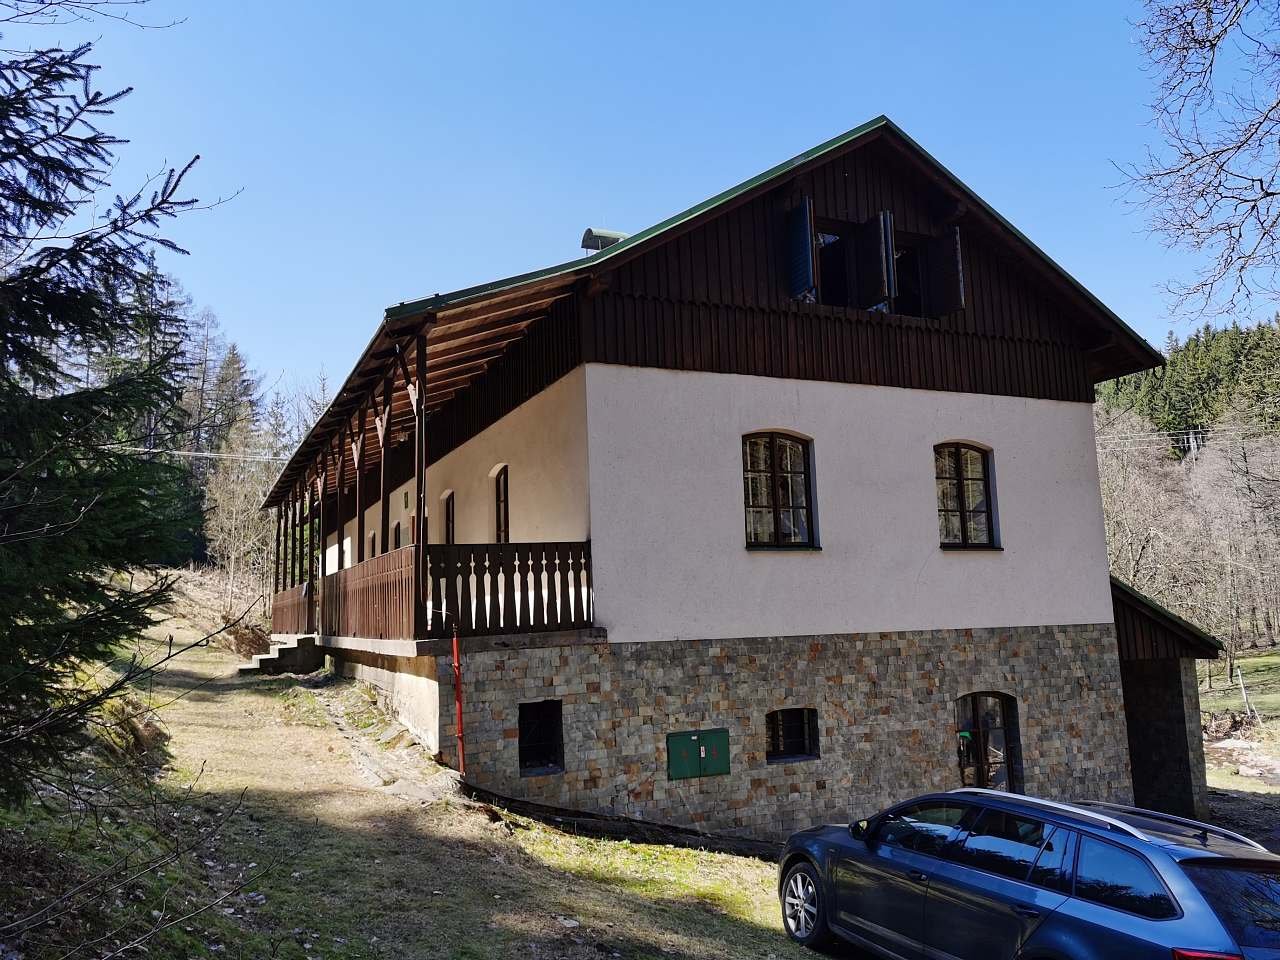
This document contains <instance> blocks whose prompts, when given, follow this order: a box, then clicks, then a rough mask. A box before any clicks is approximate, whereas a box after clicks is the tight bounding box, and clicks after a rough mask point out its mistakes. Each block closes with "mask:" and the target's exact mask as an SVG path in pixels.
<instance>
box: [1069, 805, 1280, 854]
mask: <svg viewBox="0 0 1280 960" xmlns="http://www.w3.org/2000/svg"><path fill="white" fill-rule="evenodd" d="M1077 802H1078V803H1080V804H1081V805H1082V806H1089V807H1104V808H1106V809H1108V810H1115V811H1117V812H1120V813H1131V814H1134V815H1135V816H1139V817H1145V818H1147V819H1148V820H1161V821H1164V822H1165V823H1176V824H1178V825H1179V826H1183V827H1193V828H1195V829H1196V830H1199V831H1200V832H1201V833H1204V834H1214V835H1215V836H1219V837H1225V838H1227V839H1228V840H1234V841H1235V842H1236V843H1243V844H1245V845H1246V846H1249V847H1253V848H1254V849H1255V850H1266V849H1267V848H1266V847H1264V846H1263V845H1262V844H1260V843H1258V842H1257V841H1256V840H1250V839H1249V838H1248V837H1246V836H1245V835H1244V834H1242V833H1236V832H1235V831H1234V830H1228V829H1227V828H1226V827H1217V826H1214V825H1213V824H1212V823H1205V822H1204V821H1202V820H1190V819H1188V818H1187V817H1177V816H1174V815H1173V814H1172V813H1162V812H1161V811H1159V810H1148V809H1146V808H1145V807H1130V806H1127V805H1125V804H1123V803H1108V802H1107V801H1105V800H1080V801H1077ZM1267 852H1268V853H1269V852H1270V851H1267Z"/></svg>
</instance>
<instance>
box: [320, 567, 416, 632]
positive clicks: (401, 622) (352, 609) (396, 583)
mask: <svg viewBox="0 0 1280 960" xmlns="http://www.w3.org/2000/svg"><path fill="white" fill-rule="evenodd" d="M415 549H416V548H415V547H413V546H408V547H400V548H399V549H398V550H391V551H389V552H387V553H384V554H382V555H381V556H377V557H370V558H369V559H368V560H365V561H364V562H363V563H357V564H356V565H355V566H354V567H347V568H346V569H345V570H339V571H338V572H337V573H331V574H329V575H328V576H326V577H325V578H324V590H323V592H322V593H321V595H320V606H321V616H320V623H321V632H322V633H323V634H324V635H326V636H330V637H364V638H366V639H373V640H413V639H415V636H416V633H415V626H416V625H415V622H414V621H415V617H414V607H415V604H414V591H413V552H414V550H415Z"/></svg>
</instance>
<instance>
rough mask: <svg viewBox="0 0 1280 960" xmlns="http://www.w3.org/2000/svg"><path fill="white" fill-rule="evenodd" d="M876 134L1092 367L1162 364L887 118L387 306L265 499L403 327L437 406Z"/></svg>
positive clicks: (340, 414) (278, 492) (348, 406)
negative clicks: (1090, 342) (445, 288)
mask: <svg viewBox="0 0 1280 960" xmlns="http://www.w3.org/2000/svg"><path fill="white" fill-rule="evenodd" d="M874 140H884V141H885V142H887V143H889V144H890V145H891V146H893V147H894V148H896V149H897V151H898V153H899V155H900V156H901V157H903V158H904V159H905V160H906V161H907V162H908V163H910V164H911V165H913V166H914V167H915V169H916V170H917V171H918V172H920V173H921V174H923V175H924V177H925V178H926V179H928V180H929V181H930V182H931V183H932V184H934V185H936V186H937V187H939V188H940V189H942V190H944V191H946V192H947V193H949V194H950V195H951V196H953V197H954V198H955V199H956V200H957V202H958V203H959V204H961V205H963V206H964V207H965V209H966V212H967V213H972V214H973V215H974V216H975V217H977V218H978V219H979V220H980V221H981V222H982V224H983V225H984V226H985V227H988V228H989V229H991V230H993V231H995V232H996V233H997V235H1001V236H1003V237H1004V238H1005V239H1006V240H1007V241H1008V243H1009V244H1010V245H1011V246H1012V248H1013V249H1014V250H1015V252H1017V253H1020V254H1021V256H1022V258H1023V259H1024V260H1025V262H1026V263H1027V264H1028V265H1030V266H1031V267H1032V268H1033V269H1036V270H1038V271H1039V272H1040V275H1041V276H1042V277H1043V278H1044V279H1045V281H1046V282H1047V283H1048V284H1049V285H1050V286H1052V287H1053V288H1055V289H1056V290H1058V291H1059V292H1061V293H1062V294H1063V295H1064V296H1065V297H1066V298H1067V299H1068V300H1069V301H1070V302H1072V303H1074V304H1075V305H1076V306H1077V307H1078V309H1079V311H1080V315H1081V316H1083V317H1084V318H1085V319H1086V320H1087V321H1088V322H1089V323H1090V324H1091V325H1092V326H1094V327H1096V328H1097V329H1098V330H1099V331H1100V332H1101V335H1102V336H1101V340H1100V342H1099V343H1098V344H1097V346H1096V349H1095V350H1094V353H1095V356H1096V357H1097V358H1098V360H1097V363H1096V365H1095V366H1096V368H1097V370H1099V371H1101V373H1099V374H1098V378H1110V377H1114V376H1120V375H1121V374H1125V373H1132V372H1136V371H1138V370H1144V369H1147V368H1149V367H1153V366H1160V365H1162V364H1163V363H1164V358H1163V357H1162V356H1161V355H1160V354H1159V353H1158V352H1157V351H1156V350H1155V349H1153V348H1152V347H1151V346H1150V345H1149V344H1148V343H1147V342H1146V341H1145V340H1143V339H1142V337H1140V336H1139V335H1138V334H1137V333H1135V332H1134V331H1133V330H1132V329H1131V328H1130V327H1129V326H1128V325H1127V324H1125V323H1124V321H1122V320H1121V319H1120V318H1119V317H1117V316H1116V315H1115V313H1113V312H1112V311H1111V310H1110V309H1108V308H1107V307H1106V305H1105V304H1103V303H1102V302H1101V301H1100V300H1098V298H1097V297H1095V296H1094V295H1093V294H1092V293H1090V292H1089V291H1088V290H1087V289H1085V287H1084V286H1083V285H1081V284H1080V283H1079V282H1078V281H1077V280H1076V279H1075V278H1074V277H1072V276H1071V275H1070V274H1068V273H1067V272H1066V271H1065V270H1063V269H1062V267H1061V266H1059V265H1058V264H1057V263H1056V262H1055V261H1054V260H1053V259H1052V258H1050V257H1049V256H1048V255H1047V254H1046V253H1045V252H1044V251H1043V250H1041V249H1040V248H1039V247H1037V246H1036V245H1035V244H1034V243H1032V242H1031V241H1030V240H1029V239H1028V238H1027V237H1026V236H1025V235H1024V234H1023V233H1022V232H1021V231H1019V230H1018V229H1017V228H1016V227H1014V226H1013V225H1012V224H1011V223H1009V221H1007V220H1006V219H1005V218H1004V217H1002V216H1001V215H1000V214H999V213H997V212H996V211H995V210H994V209H993V208H992V207H991V206H990V205H989V204H987V202H986V201H984V200H983V199H982V198H981V197H979V196H978V195H977V194H976V193H974V192H973V191H972V190H970V189H969V188H968V187H967V186H966V185H965V184H964V183H962V182H961V181H960V179H959V178H957V177H956V176H955V175H954V174H953V173H951V171H949V170H947V168H946V167H944V166H943V165H942V164H940V163H939V162H938V161H937V160H935V159H934V158H933V157H932V156H931V155H930V154H929V153H928V152H927V151H925V150H924V149H923V148H922V147H921V146H920V145H919V144H918V143H916V142H915V141H914V140H912V139H911V138H910V137H909V136H907V135H906V134H905V133H904V132H903V131H902V130H901V129H900V128H899V127H898V126H897V125H896V124H895V123H893V121H891V120H890V119H889V118H888V117H885V116H879V117H876V118H875V119H874V120H870V121H868V122H866V123H864V124H861V125H860V126H857V127H854V128H853V129H852V130H848V131H846V132H845V133H842V134H840V135H839V136H836V137H832V138H831V139H830V140H827V141H826V142H825V143H821V144H818V145H817V146H816V147H813V148H812V149H810V150H806V151H805V152H804V153H801V154H799V155H797V156H795V157H792V158H791V159H790V160H787V161H784V162H783V163H780V164H777V165H776V166H773V167H770V168H769V169H768V170H765V171H764V172H763V173H760V174H757V175H756V176H754V177H751V178H749V179H747V180H744V181H743V182H742V183H739V184H737V185H736V186H733V187H730V188H729V189H728V190H725V191H722V192H721V193H718V194H716V195H715V196H713V197H709V198H708V199H706V200H703V201H702V202H701V203H697V204H694V205H693V206H692V207H690V208H688V209H687V210H683V211H681V212H680V213H677V214H675V215H674V216H672V217H668V218H667V219H666V220H663V221H661V222H660V223H656V224H654V225H653V226H651V227H649V228H648V229H645V230H641V231H640V232H639V233H636V234H633V235H631V236H629V237H627V238H626V239H624V240H620V241H619V242H617V243H614V244H611V245H610V246H608V247H606V248H605V249H604V250H601V251H600V252H598V253H596V254H593V255H591V256H584V257H580V258H578V259H576V260H569V261H566V262H564V263H559V264H555V265H554V266H550V267H545V268H543V269H540V270H533V271H530V272H528V273H521V274H517V275H515V276H511V277H504V278H502V279H499V280H493V281H490V282H489V283H483V284H477V285H475V286H471V287H464V288H462V289H459V290H454V291H452V292H449V293H438V294H434V295H432V296H430V297H422V298H420V299H416V300H407V301H402V302H400V303H396V304H392V305H391V306H389V307H387V308H386V310H385V311H384V313H383V318H382V322H381V324H380V325H379V326H378V328H377V329H376V330H375V331H374V333H373V336H372V337H371V338H370V340H369V343H368V345H367V346H366V347H365V349H364V351H363V352H362V353H361V355H360V358H359V360H358V361H357V362H356V364H355V366H354V367H353V368H352V371H351V373H350V374H348V376H347V378H346V380H345V381H343V384H342V386H341V387H340V388H339V389H338V392H337V394H336V395H335V397H334V399H333V402H332V403H331V404H330V405H329V407H328V408H327V409H326V410H325V412H324V413H323V414H322V415H321V416H320V418H319V419H318V420H317V421H316V423H315V424H314V425H313V426H312V428H311V430H310V431H309V432H308V433H307V435H306V437H304V438H303V440H302V442H301V443H299V445H298V447H297V448H296V449H295V451H294V452H293V454H292V455H291V457H290V459H289V461H288V463H286V464H285V466H284V467H283V469H282V470H281V472H280V475H279V477H278V478H277V480H276V482H275V484H274V486H273V487H272V489H271V492H270V493H269V494H268V496H267V499H266V501H265V503H264V506H271V505H273V504H275V503H278V502H279V501H280V500H281V499H282V498H283V496H284V494H285V492H286V491H287V490H288V488H289V486H290V485H291V484H292V483H295V482H297V480H298V478H299V477H300V476H302V475H303V473H304V472H305V470H306V469H307V464H308V463H310V462H312V461H313V460H314V458H315V457H316V456H317V455H318V454H319V453H320V451H321V450H322V448H323V447H324V445H325V444H326V443H328V442H329V441H330V440H331V439H332V438H333V436H334V435H335V433H336V431H337V430H339V429H340V428H341V426H342V425H343V424H344V423H346V422H347V421H349V420H350V418H351V416H352V414H353V412H354V411H356V410H358V409H362V404H363V403H364V402H365V398H366V397H367V396H368V394H369V390H370V385H371V384H373V383H376V382H377V381H378V379H379V376H378V374H377V371H378V370H379V369H381V368H383V367H384V366H385V364H386V363H387V362H389V361H388V358H391V357H397V358H400V359H403V357H402V349H403V348H402V345H401V343H402V341H403V338H404V337H405V336H406V335H408V334H414V333H421V332H422V331H423V329H424V325H425V324H426V323H427V321H431V322H432V324H433V325H432V327H431V330H430V332H429V334H428V336H427V339H426V353H427V364H428V367H429V369H430V370H431V371H432V378H433V380H434V381H435V382H436V383H440V382H444V383H447V384H449V388H448V389H447V390H446V391H444V392H442V393H441V394H439V395H438V396H437V397H435V398H434V399H433V400H432V402H435V403H443V402H444V401H445V400H447V399H448V398H449V397H451V396H453V395H454V394H455V393H456V392H457V391H458V390H461V389H464V388H465V387H466V386H467V385H468V384H469V383H470V380H471V379H472V378H473V377H474V376H476V375H478V374H479V373H480V372H483V369H484V368H485V365H486V364H487V363H488V360H487V359H485V360H483V362H481V361H480V360H479V359H477V356H476V355H477V353H479V347H481V346H485V347H486V350H487V347H488V345H489V344H496V345H497V347H496V349H498V350H502V349H505V345H506V344H509V343H512V342H514V341H515V340H517V339H519V338H520V337H522V336H523V334H524V330H525V329H526V328H527V327H528V325H529V323H530V322H531V317H532V315H533V314H534V313H535V312H536V311H539V310H545V309H547V308H548V307H549V306H550V305H551V304H552V303H554V302H555V301H556V300H557V299H559V298H562V297H565V296H568V295H569V294H570V293H571V292H572V290H573V288H574V286H575V284H578V283H580V282H583V281H589V280H590V279H592V278H594V277H597V276H599V275H600V274H602V273H605V272H606V271H608V270H610V269H612V268H614V267H616V266H618V265H620V264H622V263H624V262H626V261H628V260H630V259H632V258H634V257H637V256H640V255H642V254H644V253H645V252H646V251H649V250H652V249H653V248H655V247H658V246H660V245H662V244H664V243H667V242H669V241H670V240H673V239H674V238H675V237H677V236H679V235H680V234H682V233H684V232H685V231H687V230H690V229H693V228H694V227H696V226H698V225H699V224H701V223H703V222H706V221H707V220H710V219H712V218H714V217H716V216H719V215H721V214H723V213H725V212H727V211H728V210H730V209H732V208H734V207H735V206H737V205H739V204H742V203H746V202H747V201H749V200H751V199H752V198H754V197H756V196H759V195H760V194H763V193H765V192H767V191H769V190H771V189H773V188H775V187H776V186H778V185H779V184H780V183H781V182H783V181H784V180H785V179H786V178H787V177H791V176H794V175H797V174H800V173H803V172H805V171H806V170H808V169H810V168H812V167H815V166H817V165H819V164H821V163H824V162H827V161H829V160H831V159H834V158H835V157H836V156H839V155H840V154H842V153H845V152H848V151H851V150H855V149H858V148H860V147H862V146H864V145H866V144H869V143H871V142H872V141H874ZM497 355H500V353H497V354H495V353H493V352H492V351H489V350H487V352H486V353H485V357H491V356H497ZM481 359H483V358H481ZM397 402H399V401H397ZM428 406H430V404H428ZM398 409H399V407H397V410H398Z"/></svg>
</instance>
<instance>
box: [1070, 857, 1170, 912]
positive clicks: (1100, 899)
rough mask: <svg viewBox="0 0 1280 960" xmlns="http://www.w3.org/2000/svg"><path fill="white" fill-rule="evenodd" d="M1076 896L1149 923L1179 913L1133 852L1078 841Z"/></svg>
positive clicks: (1145, 863) (1160, 885)
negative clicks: (1143, 918) (1138, 917)
mask: <svg viewBox="0 0 1280 960" xmlns="http://www.w3.org/2000/svg"><path fill="white" fill-rule="evenodd" d="M1075 890H1076V896H1077V897H1079V898H1081V899H1082V900H1091V901H1093V902H1094V903H1100V904H1102V905H1103V906H1104V907H1114V908H1115V909H1117V910H1125V911H1127V912H1129V913H1136V914H1138V915H1139V916H1141V917H1149V918H1150V919H1152V920H1165V919H1167V918H1169V917H1172V916H1175V915H1176V914H1177V912H1178V909H1177V907H1175V906H1174V903H1173V898H1172V897H1170V896H1169V893H1168V891H1167V890H1165V888H1164V884H1163V883H1161V882H1160V878H1159V877H1157V876H1156V874H1155V871H1154V870H1152V869H1151V867H1150V866H1149V865H1148V864H1147V862H1146V861H1145V860H1143V859H1142V858H1141V857H1139V856H1138V855H1137V854H1136V853H1130V852H1129V851H1128V850H1125V849H1123V848H1121V847H1117V846H1116V845H1115V844H1113V843H1106V842H1104V841H1102V840H1095V839H1094V838H1092V837H1081V838H1080V857H1079V860H1078V861H1077V863H1076V887H1075Z"/></svg>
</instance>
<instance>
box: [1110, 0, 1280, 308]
mask: <svg viewBox="0 0 1280 960" xmlns="http://www.w3.org/2000/svg"><path fill="white" fill-rule="evenodd" d="M1136 26H1137V30H1138V39H1139V42H1140V43H1141V45H1142V48H1143V50H1144V52H1145V55H1146V59H1147V61H1148V64H1149V66H1150V68H1151V71H1152V73H1153V74H1154V76H1155V79H1156V84H1157V86H1156V98H1155V102H1154V103H1153V105H1152V109H1153V112H1154V124H1155V129H1156V131H1157V133H1158V135H1159V139H1160V141H1161V142H1160V145H1159V146H1158V147H1156V148H1154V149H1152V150H1151V151H1149V153H1148V156H1147V158H1146V160H1145V162H1144V163H1142V164H1139V165H1136V166H1133V167H1131V168H1129V169H1128V170H1127V171H1126V173H1127V174H1128V176H1129V178H1130V180H1131V183H1132V184H1133V186H1134V187H1135V188H1136V189H1137V190H1138V192H1139V194H1140V195H1141V196H1142V197H1143V199H1144V202H1145V205H1146V208H1147V210H1148V211H1149V214H1150V219H1151V226H1152V228H1153V229H1154V230H1155V231H1156V232H1157V233H1159V234H1161V235H1163V236H1164V237H1165V239H1166V240H1167V241H1168V242H1169V244H1170V245H1173V246H1182V247H1186V248H1189V249H1191V250H1193V251H1197V252H1199V253H1202V254H1204V255H1205V256H1206V257H1207V263H1206V265H1205V267H1204V269H1203V270H1202V271H1201V272H1200V274H1199V275H1198V276H1197V277H1196V278H1195V279H1193V280H1191V281H1189V282H1174V283H1171V284H1170V291H1171V292H1172V293H1173V294H1174V297H1175V303H1176V306H1177V307H1179V308H1180V309H1181V310H1182V311H1184V312H1186V313H1190V314H1198V315H1205V314H1220V313H1240V312H1242V311H1244V310H1246V309H1247V308H1248V307H1249V305H1250V303H1251V301H1252V299H1253V298H1254V296H1256V295H1259V294H1274V293H1276V292H1277V290H1280V277H1278V276H1277V268H1278V267H1280V4H1278V3H1277V2H1276V0H1146V2H1145V14H1144V16H1143V17H1142V18H1141V19H1140V20H1139V21H1138V23H1137V25H1136Z"/></svg>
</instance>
